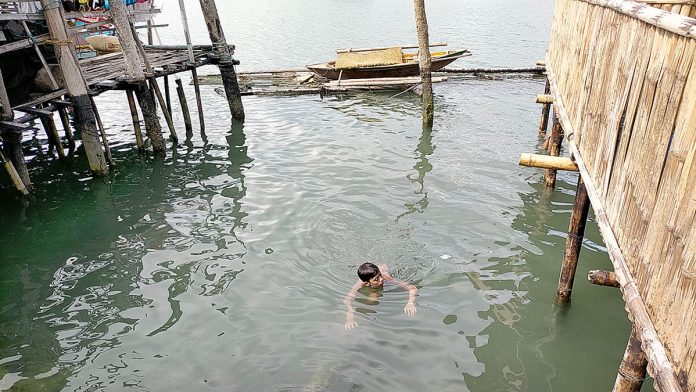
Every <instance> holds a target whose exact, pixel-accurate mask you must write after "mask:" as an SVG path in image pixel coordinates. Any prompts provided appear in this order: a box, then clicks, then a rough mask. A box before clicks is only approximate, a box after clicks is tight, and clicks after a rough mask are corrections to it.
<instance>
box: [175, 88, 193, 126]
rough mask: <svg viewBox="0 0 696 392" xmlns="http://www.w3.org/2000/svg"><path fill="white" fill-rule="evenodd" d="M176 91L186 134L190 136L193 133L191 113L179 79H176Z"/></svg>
mask: <svg viewBox="0 0 696 392" xmlns="http://www.w3.org/2000/svg"><path fill="white" fill-rule="evenodd" d="M176 93H177V94H178V95H179V103H180V104H181V113H182V114H183V116H184V125H185V126H186V136H187V137H190V136H191V134H193V128H192V127H191V113H190V112H189V108H188V102H186V95H185V94H184V86H183V84H182V83H181V79H176Z"/></svg>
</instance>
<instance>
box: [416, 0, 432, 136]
mask: <svg viewBox="0 0 696 392" xmlns="http://www.w3.org/2000/svg"><path fill="white" fill-rule="evenodd" d="M413 8H414V10H415V13H416V31H417V32H418V64H419V66H420V77H421V83H422V85H423V94H422V99H423V125H424V126H427V127H431V126H432V125H433V121H434V120H433V117H434V113H433V111H434V108H433V82H432V74H431V72H430V69H431V65H432V58H431V56H430V39H429V37H428V19H427V17H426V15H425V0H413Z"/></svg>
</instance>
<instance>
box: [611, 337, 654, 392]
mask: <svg viewBox="0 0 696 392" xmlns="http://www.w3.org/2000/svg"><path fill="white" fill-rule="evenodd" d="M640 345H641V342H640V337H639V336H638V333H637V331H636V329H635V328H633V329H632V330H631V336H630V337H629V338H628V345H627V346H626V352H625V353H624V356H623V360H622V361H621V365H619V374H618V375H617V376H616V382H615V383H614V389H613V392H638V391H640V388H641V386H642V385H643V381H644V380H645V373H646V369H647V366H648V359H647V358H646V356H645V353H644V352H643V349H642V348H641V347H640Z"/></svg>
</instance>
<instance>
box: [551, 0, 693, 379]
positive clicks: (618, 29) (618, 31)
mask: <svg viewBox="0 0 696 392" xmlns="http://www.w3.org/2000/svg"><path fill="white" fill-rule="evenodd" d="M555 7H556V11H555V12H556V14H555V18H554V24H553V28H552V33H551V42H550V45H549V53H548V57H547V72H548V73H549V81H550V82H551V83H550V84H551V91H552V94H553V96H554V106H555V110H556V111H557V113H558V115H559V117H560V120H561V123H562V125H563V128H564V130H565V133H566V136H567V138H568V143H569V147H570V150H571V153H572V154H573V155H574V156H575V160H576V163H577V164H578V167H579V170H580V173H581V175H582V176H583V179H584V180H585V182H586V184H587V189H588V193H589V196H590V199H591V201H592V205H593V207H594V210H595V215H596V217H597V222H598V224H599V226H600V230H601V231H602V234H603V237H604V239H605V242H606V244H607V248H608V249H609V254H610V257H611V259H612V262H613V263H614V267H615V271H616V273H617V278H618V279H619V282H620V283H621V290H622V293H623V296H624V299H625V300H626V306H627V310H628V311H629V317H630V318H631V319H632V321H633V322H634V326H635V328H636V329H637V331H638V332H639V334H640V335H641V339H642V341H643V350H644V351H645V353H646V355H647V357H648V360H649V362H650V363H649V366H648V370H649V371H650V373H651V374H652V375H653V377H655V379H656V386H657V387H658V389H660V390H661V391H667V390H685V391H696V334H694V333H693V331H694V330H695V329H696V316H694V314H695V313H694V312H695V311H696V222H695V218H696V159H694V158H696V19H693V18H690V17H688V16H685V15H687V14H688V15H692V16H694V15H693V14H694V8H696V7H694V6H692V5H691V4H690V3H689V4H687V3H686V2H683V4H676V5H674V4H670V5H669V6H667V5H665V8H668V9H669V10H670V11H671V10H673V9H678V10H679V13H680V14H677V13H672V12H665V11H663V10H660V9H656V8H654V7H650V6H647V5H645V4H641V3H637V2H633V1H620V0H611V1H607V0H556V5H555Z"/></svg>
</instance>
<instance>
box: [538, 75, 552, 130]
mask: <svg viewBox="0 0 696 392" xmlns="http://www.w3.org/2000/svg"><path fill="white" fill-rule="evenodd" d="M544 94H551V85H550V84H549V79H548V78H547V79H546V87H544ZM550 111H551V104H545V105H544V106H543V107H542V108H541V119H539V134H540V135H546V130H547V129H548V127H549V112H550Z"/></svg>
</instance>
